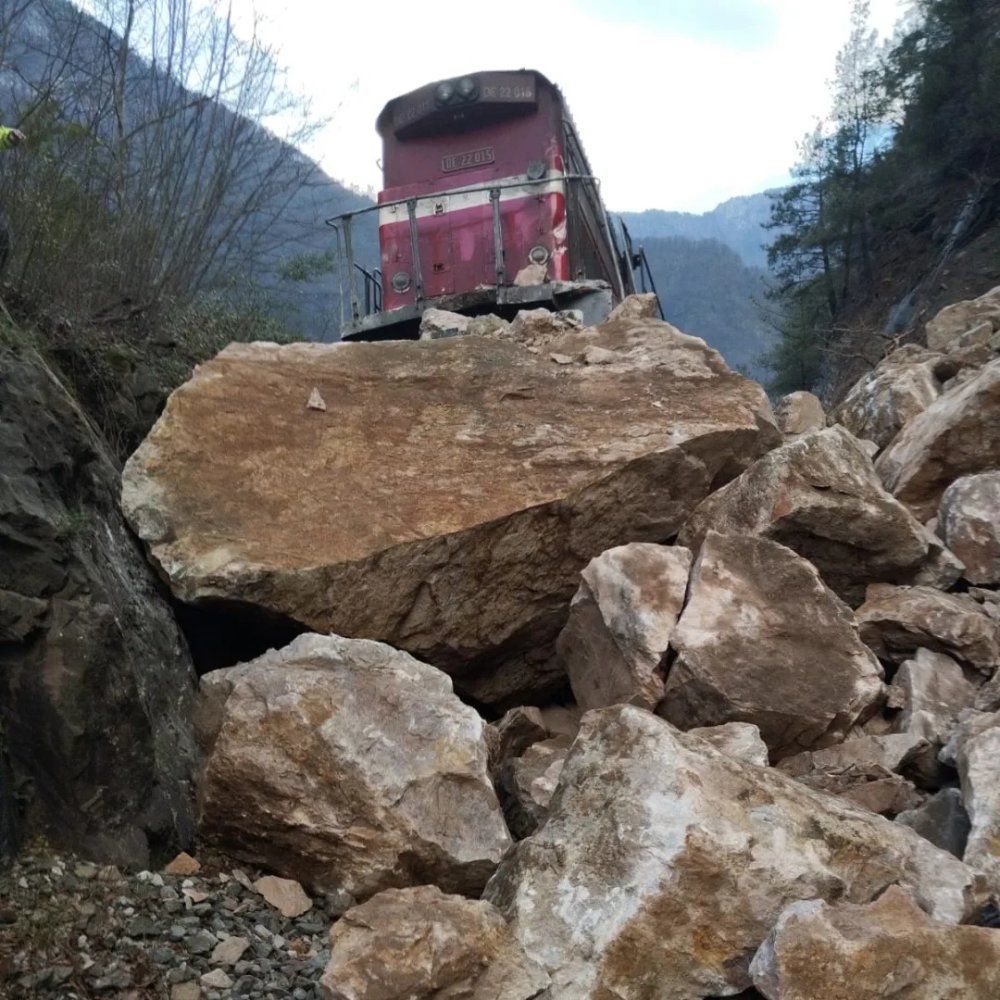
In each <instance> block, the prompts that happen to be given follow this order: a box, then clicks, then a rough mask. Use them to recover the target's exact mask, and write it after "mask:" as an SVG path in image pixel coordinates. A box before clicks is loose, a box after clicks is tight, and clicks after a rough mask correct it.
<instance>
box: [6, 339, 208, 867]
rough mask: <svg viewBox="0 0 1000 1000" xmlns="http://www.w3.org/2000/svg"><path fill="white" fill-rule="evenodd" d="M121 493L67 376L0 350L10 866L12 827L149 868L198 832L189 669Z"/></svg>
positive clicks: (22, 833) (118, 861)
mask: <svg viewBox="0 0 1000 1000" xmlns="http://www.w3.org/2000/svg"><path fill="white" fill-rule="evenodd" d="M118 492H119V470H118V466H117V463H116V461H115V459H114V458H113V457H112V456H111V454H110V452H109V449H108V447H107V445H106V444H105V442H104V441H103V439H102V438H101V437H100V436H99V435H98V434H97V432H96V431H95V430H94V428H93V427H92V425H91V424H90V423H89V421H88V420H87V418H86V417H85V416H84V414H83V412H82V411H81V409H80V405H79V403H77V401H76V400H75V399H74V398H73V397H72V396H71V395H70V393H69V392H68V391H67V389H66V388H65V387H64V385H63V384H62V383H61V382H60V380H59V378H58V376H57V375H56V374H55V373H54V372H53V371H52V370H51V369H50V368H49V367H48V366H47V365H46V364H45V363H44V362H43V361H42V360H41V359H40V358H39V357H37V356H34V355H30V354H24V355H18V354H15V353H14V352H11V351H10V350H9V349H7V348H3V347H0V853H2V850H7V851H10V850H12V849H13V848H14V846H15V841H16V839H17V834H16V832H15V830H14V829H13V828H14V826H15V825H16V826H17V827H18V829H19V835H20V836H21V837H26V836H31V835H34V834H37V833H44V834H45V836H46V837H47V838H48V839H49V840H50V841H52V842H54V843H56V844H59V845H61V846H63V847H66V848H70V849H72V850H74V851H76V852H78V853H79V854H82V855H85V856H89V857H91V858H93V859H95V860H101V861H106V862H111V863H116V864H129V865H138V866H141V867H148V866H149V864H150V860H151V859H150V853H151V850H152V851H153V853H154V854H155V853H157V852H158V851H163V852H176V849H177V848H179V847H181V846H184V845H185V844H187V843H189V841H190V838H191V837H192V835H193V832H194V820H193V809H192V794H191V793H192V784H191V778H192V771H193V768H194V765H195V758H196V752H195V745H194V739H193V734H192V730H191V705H192V701H193V699H194V692H195V685H196V678H195V675H194V669H193V667H192V664H191V657H190V654H189V652H188V648H187V644H186V643H185V641H184V639H183V637H182V636H181V634H180V632H179V630H178V628H177V625H176V623H175V622H174V618H173V615H172V614H171V611H170V607H169V605H168V603H167V602H166V600H165V599H164V597H163V594H162V592H161V590H160V587H159V585H158V581H157V580H156V577H155V574H154V573H153V571H152V570H151V567H150V566H149V564H148V563H147V561H146V558H145V555H144V553H143V552H142V549H141V548H140V546H139V545H137V544H136V541H135V539H134V537H133V536H132V534H131V532H130V531H129V530H128V526H127V525H126V523H125V521H124V519H123V518H122V516H121V513H120V511H119V509H118ZM4 758H8V759H6V760H5V759H4ZM12 785H13V786H14V787H16V789H17V793H18V794H17V796H16V801H15V798H14V796H12V795H11V794H10V792H11V786H12ZM5 792H6V793H7V794H6V795H5ZM15 806H16V808H15ZM154 860H155V859H154Z"/></svg>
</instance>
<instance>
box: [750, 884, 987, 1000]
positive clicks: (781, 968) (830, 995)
mask: <svg viewBox="0 0 1000 1000" xmlns="http://www.w3.org/2000/svg"><path fill="white" fill-rule="evenodd" d="M750 971H751V974H752V976H753V981H754V985H755V986H756V987H757V989H759V990H760V991H761V992H762V993H763V994H764V995H765V996H766V997H767V998H768V1000H819V998H822V1000H884V998H887V997H894V998H895V997H898V998H900V1000H903V998H905V1000H973V998H980V997H981V998H983V1000H985V998H986V997H992V996H997V995H1000V934H996V933H995V932H993V931H991V930H989V929H987V928H985V927H955V926H954V925H952V924H948V923H943V922H941V921H939V920H933V919H932V918H931V917H929V916H928V915H927V914H926V913H924V911H923V910H922V909H921V908H920V906H918V905H917V903H916V901H915V900H914V899H913V897H912V896H911V894H910V893H909V892H907V891H906V890H905V889H901V888H899V887H898V886H891V887H890V888H889V889H887V890H886V892H885V893H884V894H883V895H882V896H881V897H880V898H879V899H877V900H875V901H874V902H872V903H868V904H865V905H858V904H856V903H853V902H842V903H837V904H836V905H830V904H828V903H825V902H823V901H822V900H816V899H813V900H803V901H801V902H796V903H793V904H792V905H791V906H790V907H788V909H786V910H785V911H784V912H783V913H782V914H781V917H780V918H779V919H778V922H777V924H776V926H775V928H774V930H773V931H772V932H771V934H770V935H769V936H768V939H767V941H766V942H765V943H764V944H763V945H762V946H761V948H760V950H759V951H758V952H757V954H756V956H755V957H754V960H753V964H752V965H751V967H750Z"/></svg>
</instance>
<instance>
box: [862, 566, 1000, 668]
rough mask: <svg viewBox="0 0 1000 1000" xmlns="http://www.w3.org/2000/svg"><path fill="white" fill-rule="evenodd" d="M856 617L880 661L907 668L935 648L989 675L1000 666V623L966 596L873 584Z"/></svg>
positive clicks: (917, 588) (923, 588)
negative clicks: (916, 655) (917, 655)
mask: <svg viewBox="0 0 1000 1000" xmlns="http://www.w3.org/2000/svg"><path fill="white" fill-rule="evenodd" d="M855 614H856V616H857V620H858V624H859V626H860V629H861V638H862V639H863V640H864V641H865V643H867V644H868V646H870V647H871V649H872V650H874V652H875V653H876V655H878V657H879V658H880V659H883V660H889V661H892V662H895V663H901V662H902V661H903V660H906V659H909V658H910V657H911V656H913V654H914V653H915V652H916V651H917V650H918V649H930V650H934V651H936V652H939V653H947V654H948V656H952V657H954V658H955V659H956V660H959V661H961V662H963V663H967V664H969V666H971V667H974V668H975V669H976V670H978V671H980V672H981V673H984V674H986V675H987V676H989V675H990V674H992V673H993V672H994V670H996V668H997V665H998V664H1000V624H998V623H997V622H994V621H993V620H992V619H990V618H989V616H987V615H986V614H984V613H983V610H982V608H981V607H980V606H979V605H978V604H977V603H976V602H975V601H974V600H972V599H971V598H969V597H966V596H965V595H964V594H942V593H941V592H940V591H938V590H933V589H931V588H930V587H893V586H890V585H889V584H872V586H870V587H869V588H868V592H867V594H866V596H865V603H864V604H863V605H862V606H861V607H860V608H858V610H857V611H856V612H855Z"/></svg>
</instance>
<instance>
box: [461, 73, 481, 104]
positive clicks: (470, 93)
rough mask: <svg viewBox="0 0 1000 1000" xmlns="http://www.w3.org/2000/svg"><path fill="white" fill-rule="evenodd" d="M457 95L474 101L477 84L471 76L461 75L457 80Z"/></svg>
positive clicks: (477, 90) (477, 91)
mask: <svg viewBox="0 0 1000 1000" xmlns="http://www.w3.org/2000/svg"><path fill="white" fill-rule="evenodd" d="M458 96H459V97H461V98H462V100H463V101H474V100H475V99H476V98H477V97H478V96H479V84H478V83H476V81H475V80H474V79H473V78H472V77H471V76H463V77H462V79H461V80H459V81H458Z"/></svg>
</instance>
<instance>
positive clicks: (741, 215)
mask: <svg viewBox="0 0 1000 1000" xmlns="http://www.w3.org/2000/svg"><path fill="white" fill-rule="evenodd" d="M615 214H616V215H620V216H621V218H622V219H623V220H624V221H625V225H626V226H628V228H629V232H630V233H631V234H632V238H633V239H634V240H635V241H636V242H637V243H645V242H647V241H648V240H649V239H651V238H653V237H661V238H662V237H670V236H683V237H685V238H687V239H689V240H718V241H719V242H720V243H724V244H725V245H726V246H727V247H730V248H731V249H733V250H735V251H736V253H738V254H739V255H740V257H741V258H742V259H743V261H744V263H746V264H748V265H750V266H751V267H759V268H766V267H767V254H766V253H765V251H764V250H763V247H762V244H764V243H767V242H769V241H770V234H769V233H768V232H767V231H766V230H764V229H763V228H762V226H763V225H764V223H766V222H767V221H768V220H769V219H770V217H771V196H770V195H769V194H767V193H766V192H765V193H761V194H749V195H743V196H741V197H738V198H730V199H729V200H728V201H724V202H722V204H721V205H717V206H716V207H715V208H713V209H712V211H710V212H703V213H702V214H701V215H696V214H694V213H692V212H667V211H663V210H661V209H658V208H650V209H647V210H646V211H645V212H616V213H615Z"/></svg>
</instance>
